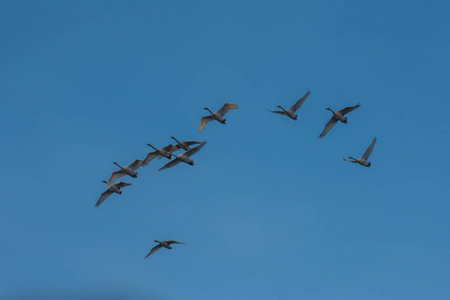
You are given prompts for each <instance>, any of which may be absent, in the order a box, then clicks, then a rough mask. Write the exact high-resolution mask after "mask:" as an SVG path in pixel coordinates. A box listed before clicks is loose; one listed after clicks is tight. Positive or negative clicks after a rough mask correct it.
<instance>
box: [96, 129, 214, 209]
mask: <svg viewBox="0 0 450 300" xmlns="http://www.w3.org/2000/svg"><path fill="white" fill-rule="evenodd" d="M171 138H172V139H174V140H175V141H176V142H177V145H176V146H174V145H172V144H170V145H168V146H166V147H164V148H159V149H156V148H155V147H153V146H152V145H151V144H147V145H148V146H150V147H152V148H153V149H155V151H154V152H150V153H149V154H148V155H147V157H146V158H145V159H144V160H140V159H136V160H135V161H134V162H133V163H131V164H130V165H128V166H125V167H121V166H120V165H119V164H118V163H116V162H114V164H115V165H116V166H118V167H119V168H120V170H119V171H115V172H113V173H112V174H111V177H110V178H109V180H108V182H106V181H103V182H104V183H106V188H107V190H106V191H105V192H104V193H102V194H101V195H100V198H99V199H98V201H97V203H96V204H95V206H97V207H98V206H99V205H100V204H102V203H103V201H105V199H106V198H108V197H109V196H111V195H112V194H114V193H117V194H122V191H120V189H122V188H124V187H126V186H129V185H131V184H130V183H125V182H119V183H117V184H114V183H115V182H116V180H118V179H119V178H122V177H124V176H126V175H128V176H130V177H133V178H136V177H137V175H138V172H136V170H137V169H139V168H140V167H143V166H146V165H148V164H149V162H150V161H151V160H152V159H154V158H156V157H166V158H167V159H171V158H172V156H174V157H175V159H173V160H171V161H170V162H168V163H167V164H165V165H164V166H163V167H162V168H160V169H159V170H158V171H161V170H164V169H168V168H171V167H173V166H175V165H177V164H179V163H180V162H184V163H186V164H189V165H191V166H193V165H194V161H193V160H192V159H190V157H191V156H192V155H194V154H195V153H197V152H198V151H199V150H200V149H201V148H202V147H203V146H204V145H205V144H206V141H204V142H198V141H184V142H180V141H178V140H177V139H175V138H174V137H171ZM196 144H199V145H197V146H195V147H193V148H189V146H191V145H196ZM180 149H183V150H185V152H184V153H182V154H179V155H174V154H172V152H175V151H177V150H180Z"/></svg>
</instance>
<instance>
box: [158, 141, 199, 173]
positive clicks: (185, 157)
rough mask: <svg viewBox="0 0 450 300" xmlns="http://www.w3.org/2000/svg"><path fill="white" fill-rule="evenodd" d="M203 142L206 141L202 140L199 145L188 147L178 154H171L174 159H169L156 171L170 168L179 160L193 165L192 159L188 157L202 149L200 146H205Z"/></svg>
mask: <svg viewBox="0 0 450 300" xmlns="http://www.w3.org/2000/svg"><path fill="white" fill-rule="evenodd" d="M205 144H206V141H204V142H202V143H201V144H200V145H198V146H195V147H194V148H192V149H189V150H188V151H186V152H184V153H181V154H180V155H178V156H175V155H173V154H172V155H173V156H175V159H173V160H171V161H169V162H168V163H167V164H165V165H164V166H163V167H162V168H160V169H159V170H158V171H161V170H164V169H168V168H171V167H173V166H175V165H178V164H179V163H180V162H184V163H186V164H189V165H191V166H193V165H194V161H193V160H191V159H190V157H191V156H192V155H194V154H195V153H197V152H198V151H199V150H200V149H202V147H203V146H205Z"/></svg>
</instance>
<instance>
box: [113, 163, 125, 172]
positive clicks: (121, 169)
mask: <svg viewBox="0 0 450 300" xmlns="http://www.w3.org/2000/svg"><path fill="white" fill-rule="evenodd" d="M114 164H115V165H116V166H118V167H119V168H120V169H121V170H123V171H125V170H124V169H123V168H122V167H121V166H119V164H118V163H116V162H114Z"/></svg>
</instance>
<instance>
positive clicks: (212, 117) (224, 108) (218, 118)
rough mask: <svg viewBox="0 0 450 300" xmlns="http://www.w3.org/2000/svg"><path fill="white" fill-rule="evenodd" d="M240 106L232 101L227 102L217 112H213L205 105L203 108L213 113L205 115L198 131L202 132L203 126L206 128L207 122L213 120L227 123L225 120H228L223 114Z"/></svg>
mask: <svg viewBox="0 0 450 300" xmlns="http://www.w3.org/2000/svg"><path fill="white" fill-rule="evenodd" d="M238 108H239V106H237V105H236V104H232V103H225V104H224V105H223V106H222V108H221V109H219V110H218V111H216V112H212V111H210V110H209V109H208V108H207V107H204V108H203V109H205V110H207V111H209V113H210V114H211V115H210V116H206V117H203V118H202V119H201V121H200V126H199V127H198V132H201V131H202V130H203V128H205V126H206V124H207V123H209V122H211V121H214V120H216V121H218V122H220V123H222V124H226V123H225V122H226V121H227V120H226V119H224V118H223V116H224V115H225V114H226V113H227V112H228V111H229V110H230V109H238Z"/></svg>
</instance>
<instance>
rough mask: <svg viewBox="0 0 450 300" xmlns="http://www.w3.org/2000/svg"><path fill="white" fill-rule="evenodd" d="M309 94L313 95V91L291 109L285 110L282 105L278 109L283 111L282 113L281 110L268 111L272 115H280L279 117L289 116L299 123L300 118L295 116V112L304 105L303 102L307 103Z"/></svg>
mask: <svg viewBox="0 0 450 300" xmlns="http://www.w3.org/2000/svg"><path fill="white" fill-rule="evenodd" d="M309 93H311V91H308V92H307V93H306V94H305V95H304V96H303V97H301V98H300V99H298V101H297V102H295V104H294V105H292V107H291V108H289V109H284V108H282V107H281V105H278V106H277V107H278V108H280V109H282V111H279V110H268V111H270V112H272V113H276V114H279V115H285V116H288V117H289V118H291V119H292V120H295V121H297V117H298V116H297V115H296V114H295V112H296V111H297V110H298V109H299V108H300V106H302V104H303V102H305V100H306V98H308V96H309Z"/></svg>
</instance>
